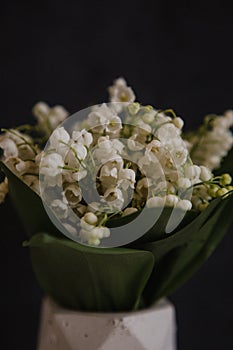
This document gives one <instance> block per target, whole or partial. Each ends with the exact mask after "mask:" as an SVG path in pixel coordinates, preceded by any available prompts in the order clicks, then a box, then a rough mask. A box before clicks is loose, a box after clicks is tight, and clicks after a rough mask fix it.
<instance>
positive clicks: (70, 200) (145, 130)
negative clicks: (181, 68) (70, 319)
mask: <svg viewBox="0 0 233 350" xmlns="http://www.w3.org/2000/svg"><path fill="white" fill-rule="evenodd" d="M109 95H110V101H109V102H108V103H103V104H100V105H95V106H92V107H89V108H87V109H85V110H82V111H80V112H78V113H76V114H74V115H72V116H69V113H68V112H67V111H66V110H65V109H64V108H63V107H62V106H55V107H52V108H50V107H49V106H48V105H47V104H46V103H44V102H39V103H37V104H36V105H35V106H34V108H33V114H34V116H35V118H36V122H35V123H34V124H32V125H21V126H19V127H16V128H14V129H2V134H1V135H0V149H1V163H0V164H1V169H2V176H1V179H2V182H1V183H0V201H1V202H3V201H4V198H5V196H6V194H7V192H8V190H9V193H10V195H11V198H12V200H13V202H14V204H15V208H16V210H17V212H18V214H19V216H20V217H21V219H22V221H23V223H24V226H25V230H26V232H27V235H28V239H27V240H26V241H25V242H24V243H23V246H25V247H29V249H30V254H31V260H32V265H33V268H34V271H35V274H36V276H37V279H38V281H39V283H40V285H41V287H42V289H43V290H44V291H45V292H46V293H47V294H48V295H49V296H51V297H52V298H53V299H54V300H55V301H56V302H58V303H59V304H60V305H62V306H64V307H68V308H72V309H78V310H85V311H87V310H88V311H90V310H91V311H126V310H137V309H139V308H142V307H149V306H150V305H151V304H152V303H154V302H156V301H157V300H158V299H160V298H161V297H164V296H167V295H169V294H171V293H172V292H174V291H175V290H176V289H177V288H178V287H180V286H181V285H182V284H183V283H184V282H185V281H186V280H187V279H188V278H190V277H191V276H192V274H193V273H194V272H195V271H196V270H197V269H198V268H199V267H200V266H201V264H202V263H203V262H204V261H205V260H206V259H207V258H208V257H209V256H210V254H211V253H212V252H213V251H214V249H215V248H216V246H217V244H218V243H219V242H220V240H221V239H222V237H223V236H224V234H225V232H226V231H227V229H228V227H229V225H230V224H231V221H232V219H231V218H232V215H231V213H232V202H233V196H232V193H233V186H232V179H231V174H232V171H233V166H232V157H233V156H232V151H231V148H232V145H233V136H232V132H231V127H232V126H233V111H227V112H225V113H224V115H221V116H218V115H212V114H211V115H208V116H206V117H205V119H204V123H203V125H201V126H200V128H199V129H198V130H195V131H192V132H189V133H184V132H183V125H184V121H183V120H182V118H180V117H179V116H177V115H176V114H175V112H174V111H173V110H172V109H167V110H160V109H156V108H154V107H153V106H143V105H141V104H140V103H138V102H135V94H134V92H133V90H132V89H131V88H130V87H129V86H127V84H126V81H125V80H124V79H123V78H119V79H117V80H115V81H114V84H113V85H112V86H111V87H110V88H109Z"/></svg>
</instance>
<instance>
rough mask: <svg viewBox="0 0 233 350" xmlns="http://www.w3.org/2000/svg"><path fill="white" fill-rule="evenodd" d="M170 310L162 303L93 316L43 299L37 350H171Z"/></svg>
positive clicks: (173, 341)
mask: <svg viewBox="0 0 233 350" xmlns="http://www.w3.org/2000/svg"><path fill="white" fill-rule="evenodd" d="M175 344H176V322H175V310H174V306H173V305H172V304H171V303H170V302H168V301H167V300H166V299H162V300H161V301H160V302H158V303H156V304H155V305H154V306H153V307H151V308H149V309H144V310H141V311H135V312H122V313H120V312H119V313H95V312H80V311H71V310H67V309H64V308H61V307H60V306H58V305H57V304H55V303H54V302H53V301H52V300H51V299H50V298H48V297H46V298H45V299H44V301H43V304H42V309H41V325H40V332H39V342H38V350H55V349H56V350H175V349H176V345H175Z"/></svg>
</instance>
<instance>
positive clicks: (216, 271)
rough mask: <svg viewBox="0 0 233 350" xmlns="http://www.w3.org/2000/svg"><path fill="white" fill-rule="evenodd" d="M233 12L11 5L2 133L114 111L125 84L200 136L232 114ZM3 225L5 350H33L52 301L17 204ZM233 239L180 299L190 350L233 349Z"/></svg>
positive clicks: (0, 270) (141, 5) (181, 331)
mask: <svg viewBox="0 0 233 350" xmlns="http://www.w3.org/2000/svg"><path fill="white" fill-rule="evenodd" d="M194 3H195V4H196V5H195V6H194V5H193V4H194ZM190 4H192V5H190ZM230 4H231V2H230V1H229V2H227V1H225V2H224V1H216V2H214V1H211V2H209V3H208V1H203V4H201V5H200V6H198V5H197V2H188V1H167V0H163V1H151V2H150V1H145V2H144V1H134V2H129V1H128V2H127V1H124V2H122V3H121V2H119V1H113V2H111V1H95V2H94V1H93V2H88V1H69V0H67V1H58V0H57V1H55V0H46V1H44V0H41V1H40V2H39V3H38V4H36V3H35V2H32V1H11V2H6V1H2V2H1V8H0V11H1V18H0V47H1V56H0V61H1V65H0V74H1V75H0V87H1V126H5V127H9V126H14V125H17V124H20V123H25V122H30V121H31V120H32V119H31V118H32V116H31V112H30V111H31V108H32V106H33V104H34V103H36V102H37V101H39V100H44V101H47V102H48V103H49V104H51V105H55V104H62V105H64V106H65V107H66V108H67V109H68V110H69V111H70V112H71V113H73V112H76V111H77V110H79V109H81V108H84V107H86V106H87V105H88V104H90V103H94V102H96V103H98V102H102V101H106V98H107V94H106V87H107V86H109V85H110V84H111V82H112V80H113V79H114V78H116V77H118V76H124V77H125V78H126V79H127V80H128V82H129V84H130V85H131V86H133V88H134V90H135V91H136V94H137V97H138V99H139V100H140V101H141V102H142V103H144V104H148V103H150V104H153V105H155V106H156V107H158V108H168V107H172V108H174V109H175V110H176V112H177V113H178V114H179V115H181V116H182V117H183V118H184V120H185V123H186V128H187V129H190V128H191V127H197V126H198V125H199V124H200V122H201V119H202V117H203V116H204V115H205V114H206V113H210V112H216V113H221V112H223V111H224V110H226V109H228V108H232V107H233V105H232V104H233V70H232V63H233V39H232V37H233V30H232V29H233V28H232V21H233V12H232V6H231V5H230ZM223 142H224V140H223ZM22 202H23V198H22ZM0 217H1V244H0V251H1V253H0V256H1V262H0V274H1V275H0V280H1V287H0V291H1V298H0V312H1V314H0V320H1V323H2V325H1V327H0V330H1V334H0V348H1V349H5V350H8V349H24V350H34V349H35V346H36V336H37V327H38V317H39V316H38V315H39V307H40V300H41V296H42V292H41V291H40V289H39V287H38V285H37V282H36V280H35V278H34V276H33V272H32V270H31V266H30V261H29V256H28V251H27V249H26V248H22V247H21V243H22V241H23V240H24V239H25V235H24V231H23V228H22V226H21V223H20V222H19V220H18V218H17V217H16V214H15V211H14V210H13V208H12V207H11V204H10V201H9V200H7V203H6V204H5V205H3V206H2V207H1V208H0ZM231 233H232V230H231V232H229V234H228V235H227V236H226V237H225V238H224V240H223V241H222V243H221V244H220V246H219V247H218V249H217V250H216V252H215V253H214V254H213V256H212V257H211V258H210V259H209V261H208V262H207V263H206V264H205V265H204V266H203V268H202V269H201V270H200V271H199V272H198V273H197V274H196V275H195V276H194V277H193V279H192V280H191V281H189V282H188V283H187V284H186V285H185V286H184V287H183V288H181V289H180V290H179V291H177V292H176V293H175V294H174V295H173V296H172V300H173V301H174V303H175V305H176V307H177V319H178V343H179V350H197V349H198V350H202V349H205V350H217V349H218V350H219V349H223V350H228V349H231V348H232V346H233V334H232V329H233V316H232V315H233V303H232V295H233V286H232V267H233V264H232V262H233V254H232V247H233V238H232V234H231ZM93 350H94V349H93Z"/></svg>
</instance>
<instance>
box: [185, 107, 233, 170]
mask: <svg viewBox="0 0 233 350" xmlns="http://www.w3.org/2000/svg"><path fill="white" fill-rule="evenodd" d="M232 126H233V111H231V110H229V111H226V112H225V113H224V115H223V116H216V115H210V116H207V117H206V118H205V121H204V124H203V125H202V126H201V127H200V129H199V130H198V132H195V133H191V134H190V135H188V137H187V146H188V148H189V151H190V155H191V158H192V161H193V162H194V163H195V164H198V165H205V166H206V167H208V168H209V169H210V170H213V169H217V168H218V167H219V166H220V164H221V161H222V159H223V157H225V156H226V155H227V153H228V151H229V150H230V149H231V147H232V145H233V135H232V132H231V130H230V128H231V127H232Z"/></svg>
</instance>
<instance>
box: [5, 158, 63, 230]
mask: <svg viewBox="0 0 233 350" xmlns="http://www.w3.org/2000/svg"><path fill="white" fill-rule="evenodd" d="M0 168H1V169H2V171H3V172H4V173H5V175H6V176H7V178H8V180H9V192H10V196H11V198H12V201H13V204H14V206H15V208H16V210H17V213H18V215H19V217H20V219H21V220H22V222H23V225H24V227H25V229H26V232H27V235H28V236H29V237H31V236H32V235H33V234H35V233H37V232H40V231H48V232H50V233H51V234H53V235H55V236H62V235H61V233H60V232H59V231H58V230H57V229H56V227H55V226H54V225H53V224H52V222H51V221H50V219H49V217H48V215H47V214H46V211H45V209H44V206H43V203H42V200H41V198H40V197H39V196H38V194H37V193H36V192H34V191H33V190H32V189H31V188H30V187H29V186H28V185H26V184H25V183H24V182H23V181H22V180H21V179H20V178H19V177H18V176H16V175H15V174H14V173H13V172H12V171H11V170H10V169H9V168H8V167H7V166H6V165H5V164H4V163H3V162H1V161H0Z"/></svg>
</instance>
